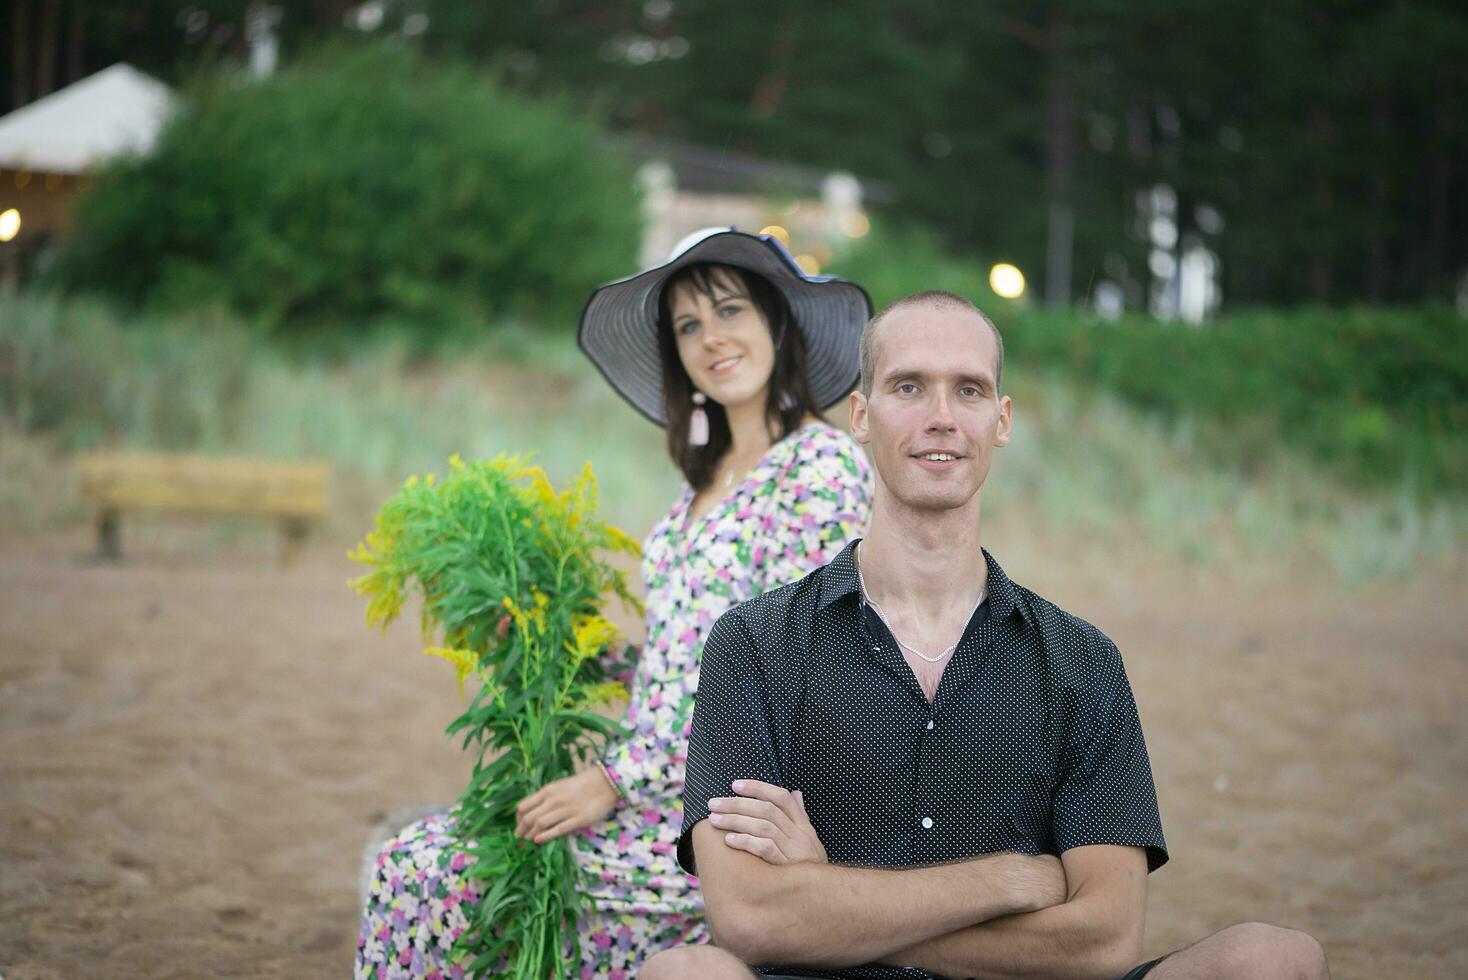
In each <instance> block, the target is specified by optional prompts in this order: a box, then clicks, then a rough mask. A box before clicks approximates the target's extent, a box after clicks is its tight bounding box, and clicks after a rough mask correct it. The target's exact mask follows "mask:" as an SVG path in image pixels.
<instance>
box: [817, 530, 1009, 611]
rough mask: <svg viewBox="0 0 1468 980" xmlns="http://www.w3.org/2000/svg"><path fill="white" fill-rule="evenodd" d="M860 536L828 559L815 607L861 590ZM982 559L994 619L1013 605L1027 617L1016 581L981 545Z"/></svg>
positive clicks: (819, 607)
mask: <svg viewBox="0 0 1468 980" xmlns="http://www.w3.org/2000/svg"><path fill="white" fill-rule="evenodd" d="M860 541H861V539H860V538H857V539H855V540H853V541H851V542H850V543H849V544H847V545H846V547H844V548H842V549H841V553H840V554H838V555H837V556H836V557H835V558H833V559H831V562H830V564H828V565H827V566H826V567H825V569H824V570H823V573H822V575H821V597H820V601H819V602H818V603H817V604H816V608H817V609H818V610H821V609H825V608H826V607H827V606H829V605H830V604H831V603H833V602H835V601H836V600H837V599H840V598H842V597H843V596H849V595H855V594H856V593H857V592H858V591H859V590H860V588H861V587H860V585H859V583H858V581H857V577H856V546H857V544H858V543H860ZM984 561H985V563H986V564H987V565H988V566H989V615H990V616H992V617H993V619H994V621H995V622H996V623H1002V622H1004V620H1006V619H1008V618H1009V614H1010V613H1012V612H1014V611H1015V609H1016V608H1018V609H1019V610H1020V615H1021V616H1025V617H1026V618H1028V616H1027V615H1026V613H1025V612H1024V607H1023V606H1021V605H1020V604H1019V601H1018V599H1019V596H1018V594H1017V593H1016V591H1015V585H1014V583H1013V582H1011V581H1010V580H1009V576H1008V575H1006V574H1004V569H1003V568H1000V567H999V563H998V562H997V561H995V560H994V556H993V555H991V554H989V552H988V550H987V549H984Z"/></svg>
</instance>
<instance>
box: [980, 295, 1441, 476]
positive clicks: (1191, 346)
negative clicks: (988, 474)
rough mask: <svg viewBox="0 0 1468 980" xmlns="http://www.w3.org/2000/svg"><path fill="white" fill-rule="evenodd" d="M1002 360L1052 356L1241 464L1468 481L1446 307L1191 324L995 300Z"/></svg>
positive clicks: (1306, 312) (1037, 360)
mask: <svg viewBox="0 0 1468 980" xmlns="http://www.w3.org/2000/svg"><path fill="white" fill-rule="evenodd" d="M998 320H999V322H1000V325H1001V327H1002V328H1003V329H1004V337H1005V344H1006V349H1007V351H1008V352H1009V354H1010V356H1011V359H1012V361H1011V363H1014V364H1016V365H1022V366H1035V367H1052V368H1055V369H1058V370H1061V371H1063V372H1065V373H1067V374H1069V375H1071V376H1073V377H1075V378H1078V379H1080V380H1082V381H1085V382H1088V383H1091V384H1095V385H1098V386H1100V387H1103V388H1105V389H1107V390H1108V391H1111V392H1114V393H1116V394H1118V395H1120V396H1121V397H1123V398H1125V399H1126V400H1127V401H1129V402H1131V403H1132V404H1135V405H1137V406H1139V407H1141V408H1144V409H1147V410H1151V411H1155V412H1161V413H1162V414H1164V415H1165V416H1168V417H1172V418H1175V419H1186V420H1191V421H1195V422H1199V423H1202V425H1201V427H1200V433H1199V434H1200V437H1201V439H1202V441H1203V443H1204V445H1205V446H1206V447H1207V448H1209V449H1211V450H1212V451H1213V452H1214V454H1215V455H1221V456H1222V457H1225V458H1227V459H1229V460H1230V461H1232V462H1234V463H1236V464H1238V465H1240V466H1242V467H1244V468H1245V469H1247V468H1249V467H1250V466H1251V463H1252V460H1253V459H1254V458H1255V457H1256V456H1257V455H1258V453H1259V451H1260V449H1261V448H1262V447H1264V446H1267V445H1270V444H1273V443H1276V442H1279V443H1283V444H1285V445H1290V446H1294V447H1295V448H1297V449H1301V450H1304V451H1305V452H1307V453H1309V454H1310V455H1311V456H1312V457H1314V458H1315V459H1317V460H1319V461H1320V462H1321V463H1322V464H1324V465H1326V466H1328V467H1330V468H1331V469H1332V470H1334V471H1335V472H1337V473H1338V474H1340V475H1343V476H1345V477H1347V478H1349V479H1351V480H1353V481H1355V482H1358V483H1366V484H1383V483H1385V484H1395V483H1405V484H1408V485H1413V486H1415V488H1416V489H1417V490H1419V491H1420V492H1423V493H1436V492H1440V491H1448V492H1453V491H1454V488H1461V487H1462V486H1463V485H1464V484H1465V482H1468V331H1465V330H1464V329H1463V321H1462V318H1461V317H1459V316H1458V315H1457V314H1456V313H1454V312H1453V311H1452V310H1448V309H1406V310H1388V309H1349V310H1329V309H1318V308H1317V309H1301V310H1294V311H1244V312H1239V313H1233V314H1229V315H1227V316H1223V317H1220V318H1218V319H1217V320H1216V321H1213V322H1210V323H1207V324H1204V325H1203V326H1201V327H1190V326H1187V325H1184V324H1180V323H1166V322H1159V321H1157V320H1152V319H1148V318H1145V317H1140V316H1137V317H1126V318H1123V319H1121V320H1119V321H1117V322H1114V323H1113V322H1106V321H1104V320H1100V319H1098V318H1095V317H1088V316H1080V315H1076V314H1071V313H1055V312H1049V311H1005V310H1002V309H1001V310H1000V311H999V312H998Z"/></svg>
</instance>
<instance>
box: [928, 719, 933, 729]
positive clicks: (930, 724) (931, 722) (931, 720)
mask: <svg viewBox="0 0 1468 980" xmlns="http://www.w3.org/2000/svg"><path fill="white" fill-rule="evenodd" d="M932 730H933V719H931V718H929V719H928V731H930V732H931V731H932Z"/></svg>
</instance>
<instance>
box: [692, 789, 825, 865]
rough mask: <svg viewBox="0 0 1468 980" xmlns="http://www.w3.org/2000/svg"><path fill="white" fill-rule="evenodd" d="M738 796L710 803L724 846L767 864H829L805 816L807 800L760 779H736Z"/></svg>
mask: <svg viewBox="0 0 1468 980" xmlns="http://www.w3.org/2000/svg"><path fill="white" fill-rule="evenodd" d="M733 789H734V792H735V793H738V794H739V795H738V796H725V797H714V798H713V799H711V800H709V823H710V824H712V825H713V826H715V827H717V828H719V830H721V831H724V843H725V844H728V845H729V846H730V847H732V848H735V849H736V850H740V851H748V852H749V853H750V854H753V855H754V856H755V857H757V858H760V859H761V860H763V861H764V862H765V863H766V864H799V863H801V862H803V861H812V862H815V863H817V864H825V863H826V849H825V847H823V846H822V845H821V839H820V837H818V836H816V830H815V828H814V827H812V826H811V824H810V818H808V817H807V816H806V815H805V798H804V797H803V796H802V795H801V793H800V790H795V791H794V792H791V791H790V790H788V789H784V788H782V787H779V786H774V785H771V784H770V783H762V782H760V781H759V780H757V779H736V780H734V784H733Z"/></svg>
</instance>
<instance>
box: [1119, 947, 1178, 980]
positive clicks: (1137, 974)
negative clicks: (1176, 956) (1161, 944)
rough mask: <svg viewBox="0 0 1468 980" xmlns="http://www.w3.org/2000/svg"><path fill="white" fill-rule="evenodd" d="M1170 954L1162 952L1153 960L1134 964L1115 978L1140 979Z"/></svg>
mask: <svg viewBox="0 0 1468 980" xmlns="http://www.w3.org/2000/svg"><path fill="white" fill-rule="evenodd" d="M1171 955H1172V954H1171V953H1163V954H1162V955H1161V956H1159V957H1157V959H1155V960H1148V961H1147V962H1145V963H1143V964H1142V965H1141V966H1134V967H1132V968H1131V969H1130V970H1128V971H1127V972H1126V973H1125V974H1124V975H1122V976H1120V977H1117V978H1116V980H1142V977H1145V976H1146V975H1147V974H1149V973H1151V972H1152V968H1153V967H1154V966H1156V965H1157V964H1158V963H1161V962H1162V961H1163V960H1165V959H1167V958H1168V957H1169V956H1171Z"/></svg>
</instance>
